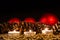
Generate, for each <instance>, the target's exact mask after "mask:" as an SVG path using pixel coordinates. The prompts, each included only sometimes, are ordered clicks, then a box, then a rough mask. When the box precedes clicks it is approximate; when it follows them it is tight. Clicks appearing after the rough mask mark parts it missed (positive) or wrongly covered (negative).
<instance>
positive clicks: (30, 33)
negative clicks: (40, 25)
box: [24, 30, 36, 36]
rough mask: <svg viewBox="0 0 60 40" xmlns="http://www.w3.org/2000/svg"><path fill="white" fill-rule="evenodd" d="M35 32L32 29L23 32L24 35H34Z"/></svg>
mask: <svg viewBox="0 0 60 40" xmlns="http://www.w3.org/2000/svg"><path fill="white" fill-rule="evenodd" d="M35 34H36V32H33V31H32V30H29V31H27V32H24V35H25V36H34V35H35Z"/></svg>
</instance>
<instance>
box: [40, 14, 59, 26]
mask: <svg viewBox="0 0 60 40" xmlns="http://www.w3.org/2000/svg"><path fill="white" fill-rule="evenodd" d="M39 21H40V22H41V23H44V24H49V25H53V24H55V23H57V22H58V19H57V17H56V16H55V15H53V14H45V15H43V16H42V17H41V19H40V20H39Z"/></svg>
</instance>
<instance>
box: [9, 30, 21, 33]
mask: <svg viewBox="0 0 60 40" xmlns="http://www.w3.org/2000/svg"><path fill="white" fill-rule="evenodd" d="M8 33H20V32H18V31H16V30H13V31H10V32H8Z"/></svg>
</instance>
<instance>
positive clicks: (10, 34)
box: [8, 30, 20, 36]
mask: <svg viewBox="0 0 60 40" xmlns="http://www.w3.org/2000/svg"><path fill="white" fill-rule="evenodd" d="M8 35H9V36H19V35H20V32H19V31H16V30H14V31H9V32H8Z"/></svg>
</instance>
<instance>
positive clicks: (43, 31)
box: [42, 28, 52, 34]
mask: <svg viewBox="0 0 60 40" xmlns="http://www.w3.org/2000/svg"><path fill="white" fill-rule="evenodd" d="M47 32H52V30H48V28H45V29H44V30H42V33H43V34H46V33H47Z"/></svg>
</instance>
